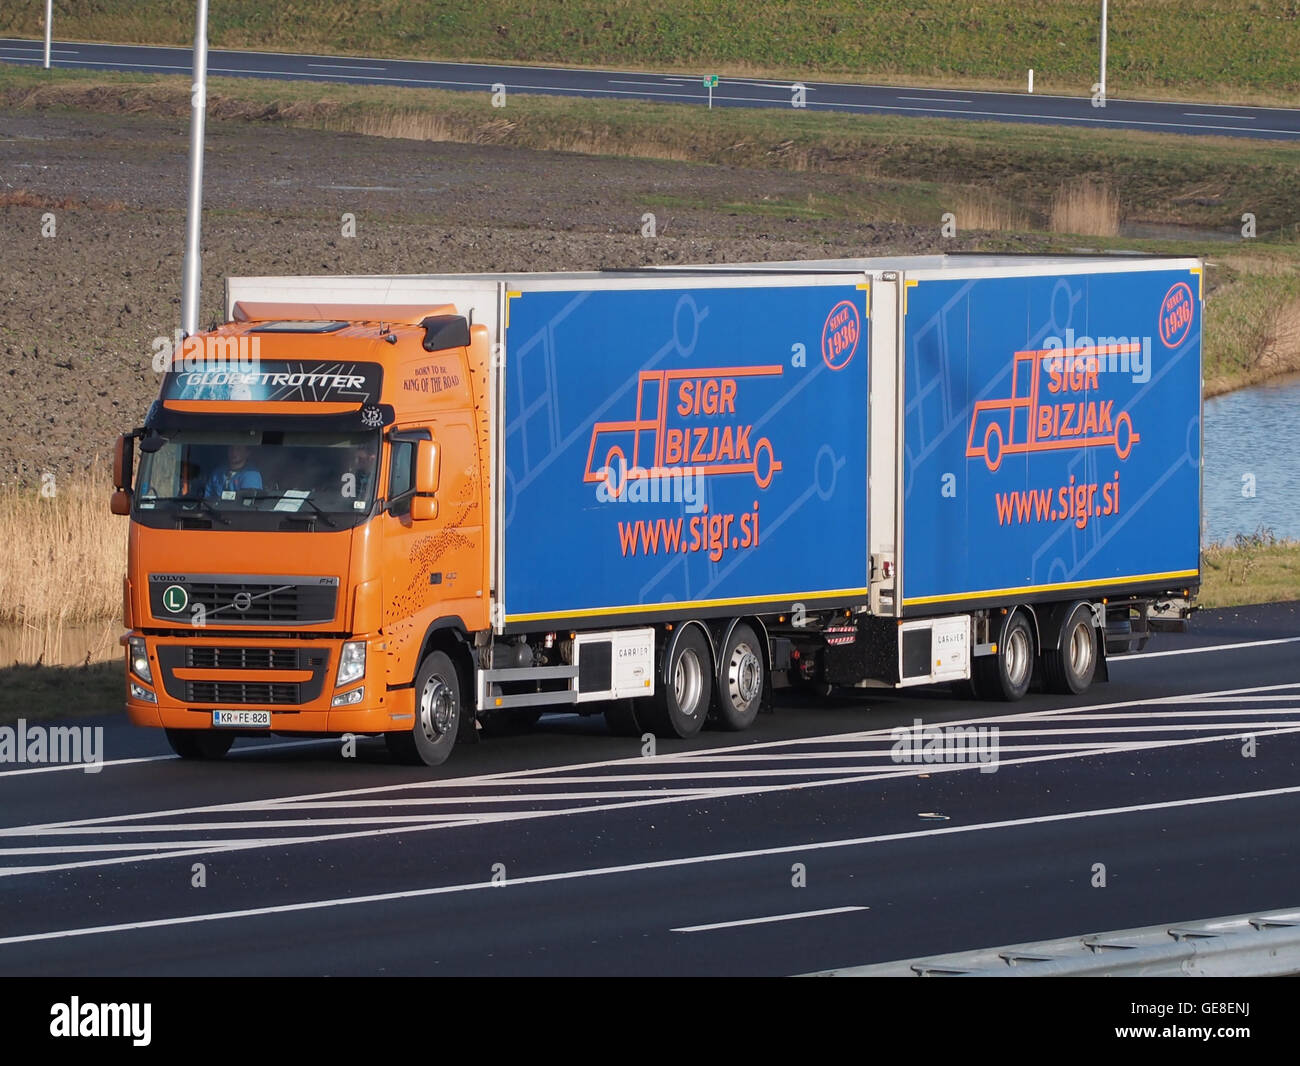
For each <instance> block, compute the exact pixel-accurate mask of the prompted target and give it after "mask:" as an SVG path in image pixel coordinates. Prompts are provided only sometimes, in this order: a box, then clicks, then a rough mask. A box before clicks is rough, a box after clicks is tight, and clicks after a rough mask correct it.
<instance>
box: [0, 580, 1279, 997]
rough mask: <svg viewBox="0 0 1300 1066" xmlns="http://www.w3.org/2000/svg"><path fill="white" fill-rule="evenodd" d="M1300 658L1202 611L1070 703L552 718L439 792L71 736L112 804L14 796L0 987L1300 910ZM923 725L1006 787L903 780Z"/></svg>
mask: <svg viewBox="0 0 1300 1066" xmlns="http://www.w3.org/2000/svg"><path fill="white" fill-rule="evenodd" d="M1298 651H1300V604H1287V605H1275V606H1270V607H1257V608H1243V609H1239V610H1236V611H1229V612H1203V613H1201V614H1200V615H1198V616H1197V618H1196V620H1195V628H1194V631H1193V632H1192V633H1189V634H1186V635H1165V636H1161V637H1158V638H1156V640H1153V642H1152V645H1151V646H1150V647H1149V648H1148V650H1147V652H1146V653H1145V654H1144V656H1143V657H1142V658H1130V659H1127V660H1122V661H1121V660H1116V661H1114V662H1113V663H1112V667H1111V670H1112V680H1111V681H1110V682H1109V683H1107V684H1099V685H1096V686H1094V688H1093V689H1092V690H1091V691H1090V692H1089V693H1088V694H1087V695H1086V696H1085V697H1082V698H1074V699H1064V698H1060V697H1049V696H1043V695H1040V694H1036V693H1031V695H1030V696H1029V697H1028V698H1027V699H1026V700H1024V701H1023V702H1022V703H1019V704H1015V705H1005V704H973V703H962V702H959V701H956V700H954V699H952V698H950V697H949V696H948V695H947V694H946V693H938V692H926V693H914V694H908V695H899V694H893V693H890V694H871V695H851V696H848V697H846V698H841V699H833V700H827V701H822V702H820V703H818V704H816V705H812V706H794V705H792V704H791V703H790V702H789V701H783V702H782V703H781V704H780V705H779V706H778V709H777V712H776V713H775V714H772V715H765V716H762V717H760V720H759V722H758V724H757V725H756V726H755V728H754V729H753V730H751V731H750V732H748V733H745V734H740V735H732V734H720V733H705V734H702V735H701V736H700V737H698V738H696V739H694V740H691V741H676V742H666V741H661V742H660V743H659V746H658V749H657V753H656V755H655V756H654V757H645V756H643V755H642V752H641V748H640V743H639V741H636V740H630V739H621V738H615V737H612V736H610V735H608V733H607V732H606V731H605V728H604V724H603V720H601V719H599V718H594V719H579V718H577V717H575V716H552V717H548V718H545V719H543V720H542V722H541V723H539V725H538V726H536V727H535V728H534V729H533V730H531V731H527V732H523V733H519V734H517V735H513V736H509V737H504V738H494V739H491V740H485V741H483V742H482V743H479V744H472V745H462V746H461V747H459V748H458V749H457V751H456V752H455V753H454V755H453V757H452V759H451V761H450V762H449V763H448V764H447V765H446V766H444V767H442V768H440V769H439V770H438V771H421V770H418V769H412V768H407V767H399V766H395V765H392V764H390V762H389V761H388V758H387V755H386V753H385V750H384V748H383V745H382V744H381V743H376V742H373V741H364V742H362V743H361V744H360V745H359V746H358V748H357V751H356V754H355V757H353V758H345V757H344V756H343V755H342V753H341V750H340V746H339V744H338V743H337V742H334V741H296V742H295V741H286V740H281V739H268V740H266V741H247V740H241V741H238V742H237V743H236V745H235V748H234V750H233V751H232V752H231V755H230V756H229V757H228V758H227V760H226V761H225V762H222V763H215V764H192V763H184V762H181V761H179V760H177V759H175V758H173V757H171V756H170V755H168V754H165V751H166V749H165V747H164V742H163V738H162V737H161V736H160V735H159V734H158V733H156V732H154V731H151V730H136V729H133V728H131V727H129V726H126V725H123V724H121V722H120V721H119V720H117V719H106V720H98V721H90V722H87V721H86V720H81V721H79V722H78V723H77V724H89V725H92V726H93V725H102V726H103V727H104V730H105V732H104V752H105V762H104V764H103V766H102V768H101V769H100V770H99V772H98V773H94V774H89V773H85V772H84V771H83V769H82V768H80V767H68V766H64V767H51V766H23V765H10V766H5V767H3V768H0V770H2V772H0V823H2V825H0V974H7V975H37V974H40V975H74V974H75V975H86V976H98V975H123V974H130V975H170V974H205V975H234V974H256V975H312V974H323V975H340V974H356V975H374V974H524V975H545V974H549V975H559V974H796V973H807V972H812V971H818V970H826V969H831V968H835V967H842V966H850V965H855V964H864V963H870V962H884V961H889V960H892V959H900V958H909V957H914V956H919V955H930V954H936V953H940V952H945V951H956V950H964V949H972V948H979V947H989V946H995V945H1000V944H1010V943H1019V942H1026V941H1033V940H1039V939H1044V938H1048V937H1055V936H1066V935H1072V934H1083V933H1089V932H1100V931H1105V930H1110V929H1120V928H1132V927H1137V926H1145V925H1151V924H1156V923H1160V922H1184V921H1191V920H1195V919H1200V918H1211V917H1216V916H1221V915H1228V914H1239V913H1243V912H1246V911H1254V910H1265V909H1274V910H1277V909H1282V908H1287V907H1295V906H1297V905H1300V843H1298V842H1297V837H1296V834H1295V831H1294V825H1295V823H1296V818H1297V814H1298V813H1300V780H1298V779H1297V773H1296V767H1297V764H1298V763H1300V670H1297V667H1296V662H1297V652H1298ZM916 719H923V720H924V722H925V723H926V725H927V726H934V727H938V726H951V725H952V724H953V723H958V722H969V723H971V724H973V725H976V726H978V727H982V728H984V729H986V730H991V729H992V728H993V727H996V728H997V730H998V732H997V734H996V738H995V737H994V734H992V733H991V732H986V733H985V734H984V735H983V736H984V739H985V741H986V743H988V744H990V745H996V747H992V746H991V747H988V748H986V749H985V750H984V752H983V754H984V755H985V756H987V757H989V758H992V757H993V756H996V760H995V761H986V762H979V761H971V762H948V763H933V764H927V763H920V762H918V763H906V762H900V761H898V759H897V758H896V755H897V752H896V751H895V750H894V749H895V742H896V739H897V738H896V737H895V736H894V735H893V734H892V733H891V730H893V729H894V728H895V727H911V726H912V725H913V723H914V722H915V720H916ZM1246 736H1253V737H1254V740H1253V742H1251V743H1248V742H1247V741H1246V740H1244V739H1243V738H1244V737H1246ZM1249 749H1253V754H1252V755H1247V754H1246V752H1247V750H1249ZM990 771H991V772H990ZM1098 864H1101V865H1102V866H1104V880H1105V885H1104V887H1101V886H1100V885H1098V884H1097V883H1096V882H1098V880H1099V870H1100V868H1099V866H1098ZM200 880H201V881H203V882H204V883H203V885H202V887H198V884H197V883H198V881H200Z"/></svg>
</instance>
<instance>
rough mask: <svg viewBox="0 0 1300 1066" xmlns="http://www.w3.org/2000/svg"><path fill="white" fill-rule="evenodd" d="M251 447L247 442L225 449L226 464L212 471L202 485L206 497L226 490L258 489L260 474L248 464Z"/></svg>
mask: <svg viewBox="0 0 1300 1066" xmlns="http://www.w3.org/2000/svg"><path fill="white" fill-rule="evenodd" d="M252 451H253V450H252V448H250V447H249V446H248V445H247V444H232V445H231V446H230V447H229V448H228V449H227V451H226V465H225V467H223V468H222V469H220V470H216V471H213V474H212V476H211V477H210V478H208V482H207V485H206V486H205V487H204V492H203V495H204V496H205V497H206V498H207V499H214V498H218V497H221V496H222V494H223V493H226V492H238V491H239V490H240V489H260V488H261V487H262V475H261V473H260V472H258V471H257V470H253V469H251V468H250V467H249V466H248V460H249V457H250V456H251V455H252Z"/></svg>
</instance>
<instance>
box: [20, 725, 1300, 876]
mask: <svg viewBox="0 0 1300 1066" xmlns="http://www.w3.org/2000/svg"><path fill="white" fill-rule="evenodd" d="M1281 732H1295V730H1294V729H1288V730H1282V731H1281ZM1255 735H1256V736H1260V737H1264V736H1271V735H1273V734H1272V733H1270V732H1256V734H1255ZM1224 739H1229V738H1225V737H1223V736H1218V735H1216V736H1210V737H1198V738H1195V739H1191V740H1166V741H1143V742H1137V743H1133V744H1129V745H1102V746H1098V747H1091V748H1083V749H1077V750H1072V751H1069V752H1066V753H1064V754H1052V755H1037V756H1030V757H1026V758H1021V759H1001V760H999V762H998V765H999V767H1003V766H1014V765H1020V764H1023V763H1036V762H1052V761H1058V760H1061V759H1075V758H1088V757H1091V756H1095V755H1106V754H1113V753H1116V752H1125V751H1141V750H1146V749H1151V748H1160V747H1171V746H1176V745H1192V744H1207V743H1219V742H1221V741H1223V740H1224ZM979 765H980V764H978V763H957V764H943V763H935V764H928V763H920V764H917V763H913V764H908V765H905V766H898V767H893V768H890V769H882V770H879V771H876V772H873V773H858V774H854V775H851V776H848V777H842V778H831V779H823V780H813V781H796V782H792V783H785V784H775V785H766V786H752V787H744V786H734V787H720V788H716V789H710V790H708V792H707V793H706V794H705V795H700V796H694V797H686V798H683V797H677V796H673V797H660V796H659V795H658V793H654V792H651V793H647V795H648V796H649V797H651V798H647V799H641V800H630V801H626V802H623V803H611V804H605V805H601V806H586V807H570V808H560V809H554V810H540V811H533V810H528V811H516V812H494V813H491V814H475V813H467V814H465V815H464V816H463V817H462V818H461V819H459V820H443V819H441V818H437V819H434V820H433V821H432V822H429V823H415V824H405V825H396V826H386V827H384V828H380V829H367V830H354V831H349V832H341V833H322V834H318V835H315V836H304V837H280V838H275V837H271V838H251V839H241V840H237V841H230V842H227V841H221V842H216V843H213V842H209V841H203V840H195V841H192V842H191V841H182V842H177V843H176V845H175V846H177V847H182V848H185V849H186V850H183V851H164V852H160V853H153V854H145V855H129V856H124V857H118V858H109V859H93V860H85V861H81V862H69V863H58V864H53V865H45V866H17V867H8V868H0V876H2V877H9V876H17V875H21V874H32V873H48V872H52V871H62V870H75V869H85V868H90V867H102V866H115V865H119V864H121V863H127V862H132V863H138V862H147V861H151V860H155V859H177V858H186V857H189V856H192V855H211V854H221V853H228V852H232V851H247V850H251V849H258V848H267V847H289V846H292V845H297V844H327V843H334V842H337V841H341V840H354V839H362V838H373V837H382V836H390V835H393V834H396V833H421V832H425V831H428V830H432V829H449V828H458V827H460V826H465V825H480V824H485V823H495V822H503V821H530V820H535V819H541V818H554V817H563V816H566V815H573V814H591V813H604V812H606V811H614V810H630V809H637V808H642V807H654V806H662V805H666V804H671V803H682V802H686V800H687V799H714V798H722V797H727V796H746V795H761V794H766V793H772V792H785V791H802V790H805V789H812V788H826V787H830V786H834V785H847V784H860V783H863V782H872V781H878V780H881V779H882V778H891V777H917V776H921V775H925V776H933V775H935V774H939V773H957V772H962V771H969V770H975V769H977V768H978V766H979ZM680 776H683V775H678V779H679V778H680ZM684 776H691V775H684ZM737 776H742V775H737ZM743 776H748V775H743ZM242 806H244V807H246V808H249V809H253V808H254V805H252V804H245V805H242ZM262 809H274V808H273V807H264V808H262ZM147 816H148V815H140V816H139V817H147ZM126 817H128V818H129V817H132V816H126ZM331 824H332V823H331ZM344 824H346V821H344ZM257 825H258V823H256V822H253V823H250V829H256V828H257ZM23 828H24V829H26V828H30V827H23ZM173 828H183V827H173ZM51 850H54V851H55V852H56V853H66V854H81V853H83V852H85V851H87V850H96V849H94V848H92V849H86V848H82V847H78V846H73V847H67V848H62V849H51ZM137 850H139V849H137Z"/></svg>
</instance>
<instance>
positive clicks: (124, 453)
mask: <svg viewBox="0 0 1300 1066" xmlns="http://www.w3.org/2000/svg"><path fill="white" fill-rule="evenodd" d="M134 452H135V438H134V437H132V436H130V435H128V434H126V433H123V434H122V435H121V436H120V437H118V438H117V443H116V444H115V445H114V446H113V488H115V489H128V488H130V487H131V474H132V469H131V468H132V466H133V465H134V461H133V460H134V458H135V456H134ZM113 513H114V514H125V513H126V512H125V511H114V512H113Z"/></svg>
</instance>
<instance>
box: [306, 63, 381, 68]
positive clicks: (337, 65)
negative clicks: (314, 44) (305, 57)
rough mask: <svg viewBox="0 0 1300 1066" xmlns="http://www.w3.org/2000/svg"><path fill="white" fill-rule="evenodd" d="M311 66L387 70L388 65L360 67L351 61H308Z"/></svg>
mask: <svg viewBox="0 0 1300 1066" xmlns="http://www.w3.org/2000/svg"><path fill="white" fill-rule="evenodd" d="M307 66H309V67H332V68H333V69H335V70H387V69H388V68H387V67H358V66H354V65H353V64H351V63H308V64H307Z"/></svg>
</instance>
